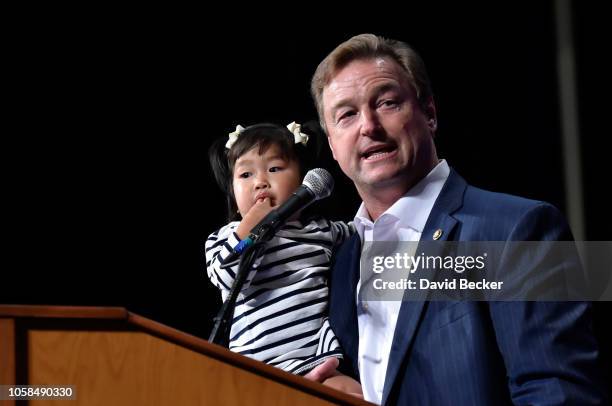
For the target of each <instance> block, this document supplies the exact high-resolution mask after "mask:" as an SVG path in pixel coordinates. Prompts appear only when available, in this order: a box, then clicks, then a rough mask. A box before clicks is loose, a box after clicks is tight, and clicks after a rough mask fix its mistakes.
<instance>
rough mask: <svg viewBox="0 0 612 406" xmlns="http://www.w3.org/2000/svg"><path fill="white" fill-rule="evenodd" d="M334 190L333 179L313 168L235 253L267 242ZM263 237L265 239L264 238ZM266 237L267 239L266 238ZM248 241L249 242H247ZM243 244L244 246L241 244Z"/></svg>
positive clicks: (322, 170) (255, 228)
mask: <svg viewBox="0 0 612 406" xmlns="http://www.w3.org/2000/svg"><path fill="white" fill-rule="evenodd" d="M333 188H334V178H333V177H332V176H331V174H330V173H329V172H328V171H326V170H325V169H323V168H315V169H312V170H310V171H308V173H306V176H304V181H303V182H302V184H301V185H300V186H299V187H298V188H297V189H296V191H295V192H293V194H292V195H291V197H289V198H288V199H287V200H286V201H285V202H284V203H283V204H281V205H280V206H279V207H278V208H276V209H274V210H272V211H271V212H270V213H268V214H267V215H266V217H264V218H263V219H262V220H261V221H260V222H259V223H258V224H257V225H256V226H255V227H253V229H252V230H251V232H250V234H249V236H248V237H247V238H245V239H244V240H242V241H241V242H240V244H238V246H236V249H235V251H236V252H238V253H240V252H242V251H243V250H244V249H245V248H246V247H247V246H249V245H250V244H251V243H253V242H254V241H262V240H264V241H265V240H269V239H270V238H272V236H273V235H274V233H276V231H278V229H279V228H280V227H281V226H282V225H283V224H285V222H286V221H287V219H288V218H289V217H291V216H293V215H294V214H295V213H297V212H298V211H300V210H302V209H304V208H306V207H307V206H309V205H310V204H311V203H313V202H315V201H317V200H320V199H323V198H326V197H328V196H329V195H330V194H331V192H332V190H333ZM264 236H265V237H264ZM266 237H267V238H266ZM249 240H250V241H249ZM243 243H244V244H243Z"/></svg>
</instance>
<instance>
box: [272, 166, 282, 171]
mask: <svg viewBox="0 0 612 406" xmlns="http://www.w3.org/2000/svg"><path fill="white" fill-rule="evenodd" d="M282 170H283V167H282V166H273V167H271V168H270V172H278V171H282Z"/></svg>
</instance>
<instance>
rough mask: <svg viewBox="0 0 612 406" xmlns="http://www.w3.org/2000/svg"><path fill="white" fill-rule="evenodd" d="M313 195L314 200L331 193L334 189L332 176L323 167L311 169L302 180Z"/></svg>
mask: <svg viewBox="0 0 612 406" xmlns="http://www.w3.org/2000/svg"><path fill="white" fill-rule="evenodd" d="M302 184H303V185H304V186H306V187H307V188H308V189H310V191H311V192H312V193H313V194H314V195H315V200H319V199H323V198H325V197H327V196H329V195H331V192H332V190H333V189H334V178H332V176H331V174H330V173H329V172H327V171H326V170H325V169H323V168H315V169H311V170H309V171H308V173H306V176H304V181H303V182H302Z"/></svg>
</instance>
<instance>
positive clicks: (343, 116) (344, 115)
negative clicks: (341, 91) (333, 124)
mask: <svg viewBox="0 0 612 406" xmlns="http://www.w3.org/2000/svg"><path fill="white" fill-rule="evenodd" d="M354 115H355V112H354V111H345V112H344V113H342V114H340V115H339V116H338V122H340V121H342V120H345V119H347V118H350V117H352V116H354Z"/></svg>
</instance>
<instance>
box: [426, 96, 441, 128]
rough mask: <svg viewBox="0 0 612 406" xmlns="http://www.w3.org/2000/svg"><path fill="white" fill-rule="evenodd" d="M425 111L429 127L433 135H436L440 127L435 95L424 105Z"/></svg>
mask: <svg viewBox="0 0 612 406" xmlns="http://www.w3.org/2000/svg"><path fill="white" fill-rule="evenodd" d="M424 113H425V116H426V117H427V127H429V130H430V131H431V133H432V135H434V134H435V132H436V130H437V129H438V115H437V113H436V103H435V102H434V98H433V96H432V97H430V98H429V100H428V101H427V104H426V105H425V107H424Z"/></svg>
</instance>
